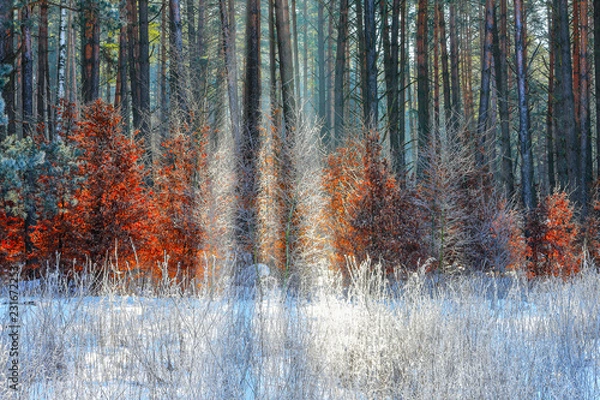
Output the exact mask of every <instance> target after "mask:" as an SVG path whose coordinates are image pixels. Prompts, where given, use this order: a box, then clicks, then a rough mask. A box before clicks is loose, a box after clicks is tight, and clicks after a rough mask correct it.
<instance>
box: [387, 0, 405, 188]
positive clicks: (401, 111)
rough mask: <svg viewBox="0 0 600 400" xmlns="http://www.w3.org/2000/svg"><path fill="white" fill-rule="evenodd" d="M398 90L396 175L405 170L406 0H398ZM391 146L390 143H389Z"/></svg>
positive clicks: (395, 152) (394, 154) (395, 149)
mask: <svg viewBox="0 0 600 400" xmlns="http://www.w3.org/2000/svg"><path fill="white" fill-rule="evenodd" d="M400 16H401V18H402V19H401V22H400V44H399V45H400V65H399V68H400V74H399V81H400V92H399V93H398V106H399V107H398V140H397V143H394V145H396V146H398V147H397V148H394V147H392V155H393V156H394V171H395V172H396V174H397V175H398V176H401V174H403V173H404V172H405V170H406V157H405V148H404V142H405V139H406V118H405V115H406V87H407V83H406V82H407V79H406V75H407V74H406V70H407V68H408V66H407V62H406V47H407V40H406V20H407V7H406V0H401V2H400ZM390 146H391V143H390Z"/></svg>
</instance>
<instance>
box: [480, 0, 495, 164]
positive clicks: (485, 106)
mask: <svg viewBox="0 0 600 400" xmlns="http://www.w3.org/2000/svg"><path fill="white" fill-rule="evenodd" d="M493 28H494V0H486V2H485V39H484V44H483V55H482V58H483V59H482V63H481V88H480V91H479V118H478V120H477V142H478V148H477V151H476V153H475V158H476V161H477V166H478V168H480V169H483V168H484V167H485V165H486V163H487V157H486V151H487V143H486V140H485V138H486V131H487V119H488V113H489V108H490V107H489V104H490V85H491V78H492V42H493Z"/></svg>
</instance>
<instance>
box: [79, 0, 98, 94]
mask: <svg viewBox="0 0 600 400" xmlns="http://www.w3.org/2000/svg"><path fill="white" fill-rule="evenodd" d="M82 49H83V70H82V83H83V102H84V103H85V104H88V103H91V102H92V101H94V100H96V99H97V98H98V97H99V96H100V24H99V22H98V3H97V0H86V1H85V3H84V8H83V46H82Z"/></svg>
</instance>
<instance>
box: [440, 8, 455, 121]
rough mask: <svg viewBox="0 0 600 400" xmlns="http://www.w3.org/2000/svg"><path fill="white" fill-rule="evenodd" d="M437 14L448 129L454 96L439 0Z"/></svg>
mask: <svg viewBox="0 0 600 400" xmlns="http://www.w3.org/2000/svg"><path fill="white" fill-rule="evenodd" d="M436 12H437V13H438V14H439V16H438V21H439V24H440V46H441V50H442V84H443V86H444V119H445V124H446V127H450V126H451V122H452V100H450V98H451V96H452V94H451V91H450V71H449V67H448V46H447V45H446V38H447V35H446V20H445V16H444V4H443V3H442V2H441V1H440V0H438V1H437V7H436Z"/></svg>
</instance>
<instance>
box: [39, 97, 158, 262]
mask: <svg viewBox="0 0 600 400" xmlns="http://www.w3.org/2000/svg"><path fill="white" fill-rule="evenodd" d="M69 140H70V141H71V142H72V144H73V145H74V146H75V147H76V149H77V150H78V151H79V152H80V154H79V157H78V159H79V162H78V165H77V168H76V170H75V172H74V175H75V177H76V178H78V179H79V180H80V184H79V185H78V186H77V188H76V189H75V191H74V192H73V193H72V196H73V201H71V202H68V203H67V202H65V203H63V204H62V205H61V208H62V209H61V210H60V212H59V213H58V214H57V216H56V218H57V219H54V220H52V221H49V223H46V224H43V225H40V226H39V228H38V230H37V233H36V235H35V245H36V247H38V248H39V249H41V251H42V252H44V253H46V254H51V253H53V252H54V251H61V253H62V256H63V259H64V260H67V262H71V261H72V260H74V259H76V260H79V261H82V259H83V258H84V257H88V258H89V259H90V260H91V261H92V262H94V263H102V262H103V261H106V258H107V257H110V258H117V257H118V260H119V262H121V266H123V265H124V264H125V262H128V263H130V264H136V263H137V261H138V260H137V259H136V258H137V253H136V251H135V250H136V248H137V249H145V248H146V247H147V246H146V244H147V242H148V232H149V223H151V221H149V220H148V196H147V192H146V190H145V188H144V184H143V183H144V177H145V171H144V166H143V164H142V162H141V157H142V154H143V150H142V147H141V145H140V144H139V143H136V142H134V141H133V139H130V138H128V137H126V136H125V135H124V134H123V133H122V130H121V117H120V115H119V113H118V112H117V111H116V110H115V109H114V107H112V106H111V105H108V104H106V103H104V102H102V101H101V100H98V101H96V102H95V103H93V104H91V105H90V106H88V107H86V108H85V109H84V110H83V113H82V119H81V120H80V121H78V122H77V123H76V126H75V128H74V130H73V132H72V133H71V135H70V137H69ZM57 238H62V240H61V242H60V243H59V242H57ZM114 261H116V260H114ZM140 261H142V263H143V261H145V260H140ZM79 265H81V264H79Z"/></svg>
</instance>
